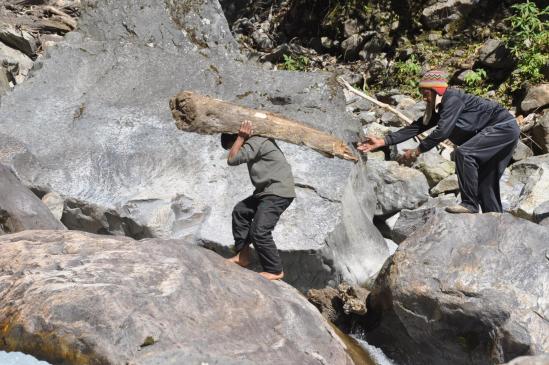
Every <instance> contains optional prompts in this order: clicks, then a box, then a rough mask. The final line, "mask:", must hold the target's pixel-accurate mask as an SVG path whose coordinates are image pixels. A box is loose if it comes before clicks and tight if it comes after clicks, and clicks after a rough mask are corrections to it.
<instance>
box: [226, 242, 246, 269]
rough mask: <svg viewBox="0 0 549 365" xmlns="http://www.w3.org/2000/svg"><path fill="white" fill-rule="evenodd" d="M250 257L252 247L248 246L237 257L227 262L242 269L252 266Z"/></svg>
mask: <svg viewBox="0 0 549 365" xmlns="http://www.w3.org/2000/svg"><path fill="white" fill-rule="evenodd" d="M250 255H251V251H250V246H246V247H244V248H243V249H242V250H241V251H240V252H239V253H237V254H236V256H233V257H231V258H230V259H227V261H229V262H232V263H233V264H237V265H240V266H242V267H248V266H249V265H250Z"/></svg>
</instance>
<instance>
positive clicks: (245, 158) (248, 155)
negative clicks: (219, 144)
mask: <svg viewBox="0 0 549 365" xmlns="http://www.w3.org/2000/svg"><path fill="white" fill-rule="evenodd" d="M261 142H263V141H258V140H256V139H255V138H248V140H247V141H246V142H245V143H244V144H243V145H242V147H240V150H239V151H238V153H237V154H236V156H234V157H233V158H232V159H230V158H229V159H227V163H228V164H229V166H236V165H240V164H243V163H245V162H249V161H252V160H254V159H256V158H257V155H258V154H259V150H260V149H261V145H262V143H261Z"/></svg>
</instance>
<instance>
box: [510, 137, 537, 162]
mask: <svg viewBox="0 0 549 365" xmlns="http://www.w3.org/2000/svg"><path fill="white" fill-rule="evenodd" d="M533 155H534V152H533V151H532V150H531V149H530V147H528V146H527V145H525V144H524V143H523V142H522V141H518V144H517V147H516V148H515V152H513V161H522V160H525V159H527V158H528V157H532V156H533Z"/></svg>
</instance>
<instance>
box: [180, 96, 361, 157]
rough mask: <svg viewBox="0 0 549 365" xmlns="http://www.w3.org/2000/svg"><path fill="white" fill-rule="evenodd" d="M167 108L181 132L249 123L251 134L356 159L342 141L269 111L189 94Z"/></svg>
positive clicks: (216, 130)
mask: <svg viewBox="0 0 549 365" xmlns="http://www.w3.org/2000/svg"><path fill="white" fill-rule="evenodd" d="M170 108H171V110H172V115H173V117H174V119H175V121H176V122H175V124H176V126H177V128H178V129H180V130H183V131H187V132H197V133H201V134H215V133H238V130H239V129H240V124H241V122H242V121H243V120H249V121H251V122H252V126H253V134H254V135H260V136H263V137H268V138H275V139H279V140H282V141H286V142H290V143H293V144H296V145H305V146H308V147H310V148H312V149H314V150H315V151H318V152H320V153H322V154H323V155H328V156H329V157H333V156H335V157H339V158H342V159H345V160H352V161H356V160H357V158H356V157H355V156H354V155H353V152H352V150H351V149H350V148H349V146H348V145H347V143H345V142H344V141H343V140H341V139H339V138H337V137H334V136H332V135H330V134H328V133H326V132H322V131H319V130H318V129H315V128H312V127H309V126H306V125H304V124H302V123H299V122H296V121H294V120H291V119H288V118H285V117H283V116H281V115H278V114H275V113H271V112H268V111H262V110H256V109H251V108H246V107H243V106H239V105H236V104H232V103H229V102H225V101H222V100H219V99H213V98H210V97H208V96H203V95H199V94H196V93H194V92H191V91H183V92H180V93H179V94H177V95H176V96H174V97H172V98H171V99H170Z"/></svg>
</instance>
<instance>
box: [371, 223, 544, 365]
mask: <svg viewBox="0 0 549 365" xmlns="http://www.w3.org/2000/svg"><path fill="white" fill-rule="evenodd" d="M495 237H497V239H494V238H495ZM547 242H549V229H547V228H545V227H541V226H539V225H537V224H533V223H531V222H528V221H526V220H522V219H519V218H516V217H513V216H511V215H509V214H495V213H490V214H461V215H450V214H447V213H444V212H438V213H437V214H436V215H435V216H434V217H433V218H432V219H431V220H430V221H428V222H427V224H425V225H424V226H423V228H421V229H419V230H417V231H416V232H415V233H414V234H413V235H412V236H410V237H409V238H408V239H407V240H406V241H404V242H403V243H401V244H400V246H399V249H398V250H397V251H396V252H395V254H394V255H393V256H392V257H391V259H389V260H388V262H387V263H386V265H384V268H383V269H382V271H381V273H380V275H379V276H378V279H377V280H376V286H375V288H374V290H373V291H372V294H371V295H370V300H369V306H368V313H376V314H377V315H378V316H380V317H378V318H379V321H380V322H379V326H377V328H375V329H371V330H369V331H368V332H367V340H368V343H370V344H372V345H374V346H379V347H381V348H382V349H383V350H384V352H385V353H386V354H387V355H388V356H389V357H391V358H392V359H394V360H395V362H396V363H399V364H456V365H461V364H463V365H465V364H499V363H503V362H506V361H509V360H510V359H512V358H514V357H517V356H521V355H528V354H530V355H533V354H541V353H544V352H547V350H548V349H547V343H548V340H549V331H548V329H549V327H548V324H547V318H548V317H549V313H548V309H547V305H546V302H547V298H548V297H549V288H548V287H547V285H546V284H545V283H547V282H549V266H548V265H547V257H546V253H547V252H546V251H547ZM517 278H520V279H518V280H517Z"/></svg>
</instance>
